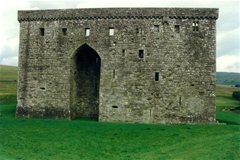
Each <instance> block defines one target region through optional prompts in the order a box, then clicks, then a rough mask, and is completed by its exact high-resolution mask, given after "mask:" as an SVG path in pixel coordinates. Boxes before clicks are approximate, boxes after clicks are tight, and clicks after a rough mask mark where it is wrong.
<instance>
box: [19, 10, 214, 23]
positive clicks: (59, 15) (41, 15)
mask: <svg viewBox="0 0 240 160" xmlns="http://www.w3.org/2000/svg"><path fill="white" fill-rule="evenodd" d="M163 17H168V18H170V19H217V18H218V9H215V8H213V9H204V8H161V9H159V8H99V9H65V10H31V11H19V12H18V21H19V22H22V21H55V20H94V19H162V18H163Z"/></svg>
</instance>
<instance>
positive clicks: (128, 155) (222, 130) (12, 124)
mask: <svg viewBox="0 0 240 160" xmlns="http://www.w3.org/2000/svg"><path fill="white" fill-rule="evenodd" d="M0 73H1V72H0ZM10 73H12V74H14V73H13V72H10ZM6 74H7V73H6ZM9 76H10V75H9ZM2 77H3V78H6V77H8V76H6V75H5V76H2V75H1V74H0V82H1V80H2ZM12 77H14V76H13V75H12ZM15 77H16V76H15ZM8 80H9V81H11V80H12V78H9V79H8ZM7 85H9V84H8V83H5V84H4V85H3V87H5V91H4V93H2V91H3V90H1V92H0V93H1V94H0V160H71V159H73V160H79V159H81V160H135V159H136V160H195V159H196V160H199V159H200V160H220V159H221V160H222V159H226V160H237V159H240V134H239V133H240V125H147V124H126V123H104V122H96V121H90V120H79V119H78V120H74V121H69V120H52V119H16V118H15V109H16V93H15V92H13V90H12V89H11V87H6V86H7ZM219 89H220V90H219ZM231 89H232V88H229V87H228V88H226V87H225V88H221V87H220V88H219V87H218V90H217V92H218V93H219V94H217V109H218V112H217V118H218V120H220V121H221V122H225V123H227V124H240V123H239V118H238V117H239V115H238V114H237V113H234V112H230V111H229V110H226V108H230V107H228V106H231V108H232V107H237V106H238V104H239V103H238V101H235V100H233V99H232V98H231V95H230V94H229V93H231ZM219 95H221V96H222V97H220V99H219ZM226 99H228V100H227V101H226Z"/></svg>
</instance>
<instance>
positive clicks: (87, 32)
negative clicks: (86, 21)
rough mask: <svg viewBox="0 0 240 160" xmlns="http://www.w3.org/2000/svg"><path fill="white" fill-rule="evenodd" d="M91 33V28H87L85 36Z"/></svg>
mask: <svg viewBox="0 0 240 160" xmlns="http://www.w3.org/2000/svg"><path fill="white" fill-rule="evenodd" d="M89 35H90V28H85V36H86V37H87V36H89Z"/></svg>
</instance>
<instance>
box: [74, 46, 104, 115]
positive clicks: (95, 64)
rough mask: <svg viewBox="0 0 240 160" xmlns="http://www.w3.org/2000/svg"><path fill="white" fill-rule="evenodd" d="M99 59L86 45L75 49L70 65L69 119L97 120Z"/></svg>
mask: <svg viewBox="0 0 240 160" xmlns="http://www.w3.org/2000/svg"><path fill="white" fill-rule="evenodd" d="M100 67H101V58H100V57H99V55H98V54H97V52H96V51H95V50H94V49H92V48H91V47H90V46H88V45H87V44H84V45H82V46H81V47H80V48H78V49H77V51H76V52H75V54H74V56H73V57H72V63H71V75H72V80H71V118H72V119H74V118H82V117H89V118H93V119H98V115H99V85H100Z"/></svg>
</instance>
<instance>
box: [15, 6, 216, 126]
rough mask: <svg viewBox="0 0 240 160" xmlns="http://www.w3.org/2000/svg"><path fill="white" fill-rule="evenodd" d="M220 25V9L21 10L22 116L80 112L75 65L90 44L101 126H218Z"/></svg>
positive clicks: (19, 109) (19, 108)
mask: <svg viewBox="0 0 240 160" xmlns="http://www.w3.org/2000/svg"><path fill="white" fill-rule="evenodd" d="M216 19H217V10H216V9H77V10H52V11H21V12H19V21H20V51H19V52H20V53H19V68H20V70H19V81H18V106H17V114H16V115H17V117H51V118H71V115H74V114H73V113H71V112H74V113H77V110H78V109H74V107H73V106H72V98H71V97H72V96H73V88H75V83H74V81H73V77H74V76H73V73H74V69H75V68H74V65H73V61H74V55H75V54H76V51H77V50H78V49H79V47H81V46H82V45H84V44H87V45H88V46H89V47H91V48H92V49H93V50H95V51H96V52H97V54H98V55H99V57H100V58H101V69H100V86H99V87H100V88H99V117H98V118H99V120H100V121H124V122H138V123H162V124H172V123H174V124H175V123H213V122H215V97H214V95H215V52H216V40H215V39H216V24H215V23H216ZM193 23H194V26H195V27H193ZM40 28H44V35H41V34H42V33H41V32H43V31H42V30H41V29H40ZM193 28H194V29H193ZM86 29H90V35H89V36H86V33H85V32H86ZM109 29H113V30H114V34H113V35H109ZM64 30H65V31H64ZM193 30H194V31H193ZM111 31H112V30H111Z"/></svg>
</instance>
